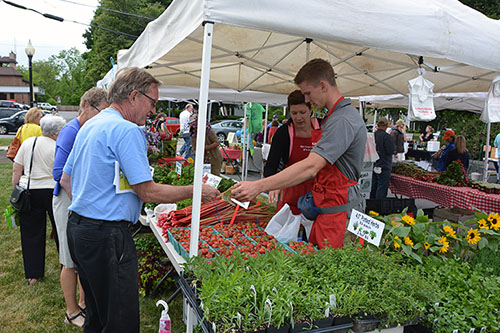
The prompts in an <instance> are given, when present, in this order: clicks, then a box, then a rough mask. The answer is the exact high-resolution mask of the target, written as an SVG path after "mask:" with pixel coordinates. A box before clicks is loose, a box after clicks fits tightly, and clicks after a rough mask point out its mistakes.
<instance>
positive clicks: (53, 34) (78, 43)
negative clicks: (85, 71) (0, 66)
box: [0, 0, 98, 67]
mask: <svg viewBox="0 0 500 333" xmlns="http://www.w3.org/2000/svg"><path fill="white" fill-rule="evenodd" d="M10 1H11V2H14V3H16V4H20V5H23V6H25V7H28V8H32V9H35V10H37V11H39V12H41V13H48V14H52V15H56V16H60V17H62V18H64V20H65V21H64V22H58V21H55V20H51V19H48V18H45V17H43V16H42V15H40V14H37V13H35V12H32V11H28V10H23V9H20V8H16V7H13V6H11V5H7V4H6V3H4V2H3V1H1V0H0V31H1V33H0V56H2V57H4V56H8V55H9V52H10V51H14V52H15V53H16V54H17V62H18V65H24V66H26V67H27V65H28V57H27V56H26V53H25V51H24V49H25V48H26V45H27V44H28V40H30V39H31V43H32V44H33V47H34V48H35V55H34V56H33V61H36V60H46V59H48V58H49V57H50V56H51V55H56V54H58V53H59V51H61V50H65V49H69V48H71V47H76V48H77V49H78V50H79V51H80V52H82V53H83V52H85V51H86V48H85V45H84V44H83V37H82V35H83V33H84V32H85V30H86V29H87V28H88V26H86V25H82V24H76V23H72V22H68V21H77V22H81V23H85V24H89V23H90V21H91V20H92V17H93V16H94V11H95V9H96V6H97V4H98V0H70V1H68V0H37V1H32V0H31V1H30V0H10ZM75 3H80V4H84V5H85V6H82V5H78V4H75ZM89 5H90V6H92V7H88V6H89Z"/></svg>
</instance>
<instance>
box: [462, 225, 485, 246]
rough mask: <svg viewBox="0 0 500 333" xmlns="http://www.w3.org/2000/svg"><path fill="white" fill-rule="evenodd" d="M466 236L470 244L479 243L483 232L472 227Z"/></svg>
mask: <svg viewBox="0 0 500 333" xmlns="http://www.w3.org/2000/svg"><path fill="white" fill-rule="evenodd" d="M465 238H466V239H467V241H468V242H469V244H477V242H479V240H480V239H481V234H480V233H479V231H477V229H472V228H470V230H469V231H468V232H467V236H466V237H465Z"/></svg>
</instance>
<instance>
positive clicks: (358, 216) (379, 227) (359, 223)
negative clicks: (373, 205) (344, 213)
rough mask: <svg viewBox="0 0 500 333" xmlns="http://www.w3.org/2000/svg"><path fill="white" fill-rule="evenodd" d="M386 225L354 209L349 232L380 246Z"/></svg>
mask: <svg viewBox="0 0 500 333" xmlns="http://www.w3.org/2000/svg"><path fill="white" fill-rule="evenodd" d="M384 227H385V224H384V223H383V222H380V221H378V220H376V219H374V218H372V217H370V216H368V215H365V214H363V213H360V212H358V211H357V210H355V209H353V210H352V213H351V219H350V220H349V225H348V226H347V230H349V231H350V232H352V233H353V234H355V235H356V236H358V237H361V238H363V239H364V240H366V241H367V242H369V243H371V244H373V245H375V246H379V245H380V240H381V239H382V234H383V233H384Z"/></svg>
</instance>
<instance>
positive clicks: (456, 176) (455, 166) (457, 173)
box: [437, 161, 469, 186]
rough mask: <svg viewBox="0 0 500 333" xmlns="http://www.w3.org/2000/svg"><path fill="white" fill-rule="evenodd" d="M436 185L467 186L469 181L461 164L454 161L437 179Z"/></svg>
mask: <svg viewBox="0 0 500 333" xmlns="http://www.w3.org/2000/svg"><path fill="white" fill-rule="evenodd" d="M437 182H438V184H442V185H447V186H467V185H468V182H469V179H468V178H467V173H466V172H465V169H464V167H463V165H462V162H460V161H455V162H452V163H451V164H450V165H448V168H447V169H446V171H445V172H443V173H442V174H441V175H440V176H439V177H438V179H437Z"/></svg>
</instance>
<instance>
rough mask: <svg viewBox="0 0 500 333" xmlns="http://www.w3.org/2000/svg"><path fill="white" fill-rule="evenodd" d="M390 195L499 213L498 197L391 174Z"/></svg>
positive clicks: (464, 188) (499, 196) (470, 189)
mask: <svg viewBox="0 0 500 333" xmlns="http://www.w3.org/2000/svg"><path fill="white" fill-rule="evenodd" d="M389 188H390V190H391V192H392V193H394V194H399V195H404V196H407V197H410V198H415V199H426V200H429V201H432V202H435V203H437V204H438V205H441V206H444V207H450V208H451V207H460V208H465V209H471V210H474V209H480V210H484V211H500V195H498V194H487V193H484V192H481V191H479V190H476V189H473V188H470V187H452V186H446V185H441V184H437V183H432V182H429V181H428V180H427V181H423V180H417V179H415V178H411V177H406V176H401V175H397V174H393V175H392V177H391V182H390V184H389Z"/></svg>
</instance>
